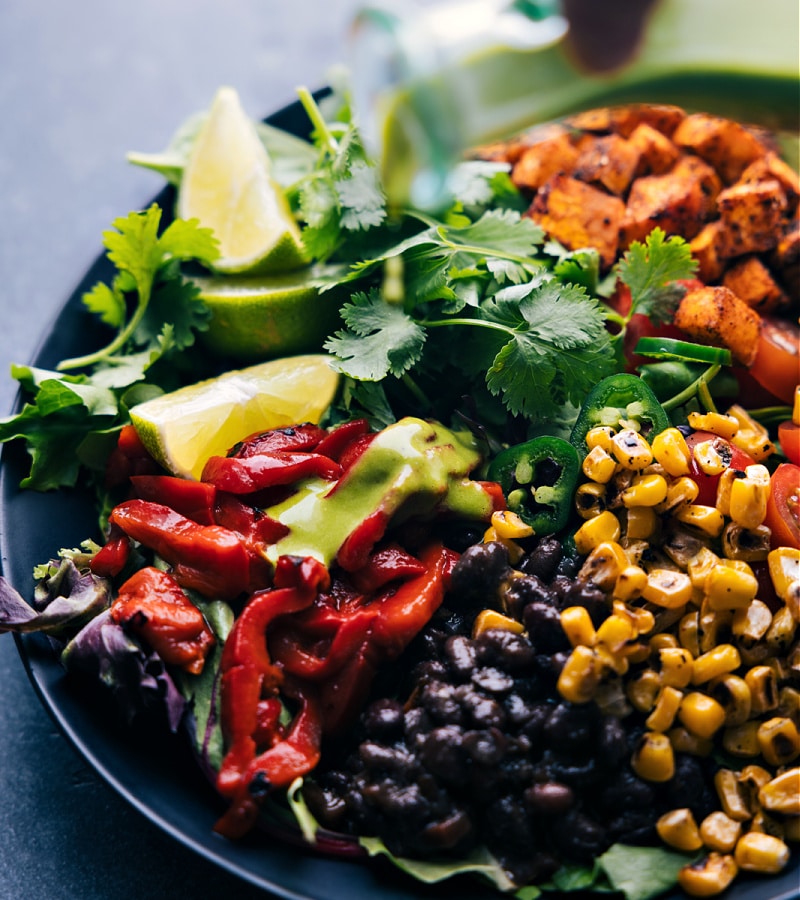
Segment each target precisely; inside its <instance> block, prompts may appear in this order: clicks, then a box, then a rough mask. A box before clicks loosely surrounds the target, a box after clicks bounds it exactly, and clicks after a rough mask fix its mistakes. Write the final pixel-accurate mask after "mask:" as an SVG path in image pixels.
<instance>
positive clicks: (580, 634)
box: [560, 606, 596, 647]
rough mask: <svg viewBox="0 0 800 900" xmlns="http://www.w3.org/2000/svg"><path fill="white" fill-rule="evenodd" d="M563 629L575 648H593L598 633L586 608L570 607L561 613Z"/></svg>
mask: <svg viewBox="0 0 800 900" xmlns="http://www.w3.org/2000/svg"><path fill="white" fill-rule="evenodd" d="M560 619H561V628H562V630H563V631H564V634H565V635H566V636H567V640H568V641H569V642H570V644H571V645H572V646H573V647H580V646H584V647H592V646H593V645H594V642H595V638H596V632H595V629H594V625H593V624H592V617H591V616H590V615H589V611H588V610H587V609H586V607H585V606H568V607H567V608H566V609H564V610H562V612H561V616H560Z"/></svg>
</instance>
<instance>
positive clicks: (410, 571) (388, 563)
mask: <svg viewBox="0 0 800 900" xmlns="http://www.w3.org/2000/svg"><path fill="white" fill-rule="evenodd" d="M424 571H425V566H424V564H423V563H421V562H420V561H419V560H418V559H417V558H416V557H415V556H412V555H411V554H410V553H409V552H408V551H407V550H404V549H403V548H402V547H401V546H400V545H399V544H394V543H393V544H387V545H386V546H385V547H381V549H380V550H376V551H375V553H373V554H372V555H371V556H370V557H369V559H368V560H367V563H366V565H365V566H364V567H363V568H361V569H358V570H357V571H355V572H353V573H352V574H351V576H350V580H351V581H352V582H353V587H355V589H356V590H357V591H360V592H361V593H362V594H373V593H374V592H375V591H377V590H378V589H379V588H382V587H383V586H384V585H386V584H389V582H391V581H397V580H398V579H405V578H411V577H412V576H414V575H422V573H423V572H424Z"/></svg>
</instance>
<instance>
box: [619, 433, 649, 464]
mask: <svg viewBox="0 0 800 900" xmlns="http://www.w3.org/2000/svg"><path fill="white" fill-rule="evenodd" d="M611 453H612V455H613V457H614V458H615V459H616V460H617V462H618V463H619V464H620V465H621V466H622V468H623V469H633V470H634V471H636V472H639V471H641V470H642V469H644V468H646V467H647V466H649V465H650V463H651V462H652V461H653V451H652V450H651V449H650V445H649V444H648V443H647V441H646V440H645V439H644V438H643V437H642V436H641V435H640V434H638V433H637V432H636V431H634V430H633V429H632V428H623V429H622V430H621V431H618V432H617V433H616V434H615V435H614V437H613V438H612V439H611Z"/></svg>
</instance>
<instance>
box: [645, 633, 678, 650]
mask: <svg viewBox="0 0 800 900" xmlns="http://www.w3.org/2000/svg"><path fill="white" fill-rule="evenodd" d="M647 643H648V644H649V646H650V649H651V650H652V652H653V653H659V652H660V651H661V650H666V649H667V647H677V646H678V639H677V638H676V637H675V635H674V634H670V633H669V632H668V631H659V632H658V633H657V634H654V635H653V636H652V637H651V638H650V640H649V641H648V642H647Z"/></svg>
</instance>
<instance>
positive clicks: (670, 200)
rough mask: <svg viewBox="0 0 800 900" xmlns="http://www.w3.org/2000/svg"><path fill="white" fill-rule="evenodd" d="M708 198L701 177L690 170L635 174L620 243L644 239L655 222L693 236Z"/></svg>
mask: <svg viewBox="0 0 800 900" xmlns="http://www.w3.org/2000/svg"><path fill="white" fill-rule="evenodd" d="M706 203H707V198H706V194H705V193H704V191H703V189H702V187H701V183H700V180H699V179H698V178H696V177H694V176H693V174H692V173H690V172H678V173H676V171H675V170H673V171H671V172H668V173H667V174H665V175H645V176H643V177H642V178H637V179H636V181H634V182H633V185H632V186H631V191H630V194H629V195H628V205H627V208H626V211H625V221H624V222H623V226H622V234H621V235H620V243H621V245H622V247H623V248H625V247H628V246H629V245H630V243H631V242H632V241H643V240H644V239H645V238H646V237H647V235H648V234H650V232H651V231H652V230H653V229H654V228H655V227H656V226H658V227H659V228H661V229H662V230H663V231H664V232H665V233H666V234H668V235H669V234H680V235H683V236H684V237H686V238H692V237H694V236H695V235H696V234H697V233H698V232H699V231H700V229H701V228H702V227H703V224H704V222H705V218H706Z"/></svg>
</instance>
